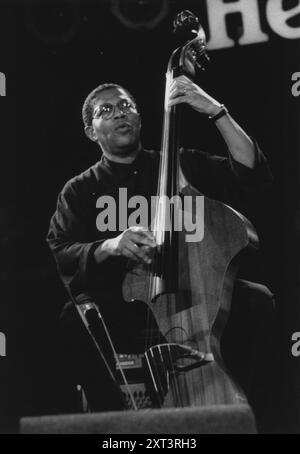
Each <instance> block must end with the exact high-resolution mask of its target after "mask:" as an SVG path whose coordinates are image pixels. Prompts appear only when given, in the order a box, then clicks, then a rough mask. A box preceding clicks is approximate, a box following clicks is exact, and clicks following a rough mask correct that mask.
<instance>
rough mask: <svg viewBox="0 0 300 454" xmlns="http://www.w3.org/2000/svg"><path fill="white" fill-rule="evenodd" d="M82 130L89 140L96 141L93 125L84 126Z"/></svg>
mask: <svg viewBox="0 0 300 454" xmlns="http://www.w3.org/2000/svg"><path fill="white" fill-rule="evenodd" d="M84 132H85V134H86V136H87V137H88V138H89V139H90V140H92V141H93V142H97V134H96V133H95V131H94V128H93V126H86V127H85V128H84Z"/></svg>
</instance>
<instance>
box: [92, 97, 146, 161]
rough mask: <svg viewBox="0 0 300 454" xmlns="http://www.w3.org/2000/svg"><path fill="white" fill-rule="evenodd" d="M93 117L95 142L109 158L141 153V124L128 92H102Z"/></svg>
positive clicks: (96, 102)
mask: <svg viewBox="0 0 300 454" xmlns="http://www.w3.org/2000/svg"><path fill="white" fill-rule="evenodd" d="M93 116H94V119H93V122H92V133H93V140H95V141H97V142H98V143H99V145H100V146H101V148H102V150H103V152H104V153H105V154H106V155H108V156H118V155H119V156H126V155H130V153H132V152H134V151H136V150H137V148H138V147H139V143H140V129H141V121H140V116H139V114H138V112H137V110H136V107H135V104H134V102H133V100H132V99H131V98H130V96H129V95H128V93H127V92H126V91H125V90H123V89H120V88H109V89H106V90H104V91H103V92H101V93H100V94H99V96H98V97H97V99H96V101H95V103H94V115H93ZM107 117H109V118H107Z"/></svg>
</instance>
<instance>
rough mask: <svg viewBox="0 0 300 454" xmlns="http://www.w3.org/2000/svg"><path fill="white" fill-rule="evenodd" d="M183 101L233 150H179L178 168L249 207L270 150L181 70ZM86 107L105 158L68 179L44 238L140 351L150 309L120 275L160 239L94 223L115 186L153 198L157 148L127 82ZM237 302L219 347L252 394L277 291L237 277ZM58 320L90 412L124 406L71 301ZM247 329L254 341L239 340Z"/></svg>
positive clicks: (125, 343)
mask: <svg viewBox="0 0 300 454" xmlns="http://www.w3.org/2000/svg"><path fill="white" fill-rule="evenodd" d="M181 103H185V104H188V105H189V106H190V107H191V108H193V109H194V110H195V111H197V112H199V113H201V114H204V115H206V117H207V121H211V122H213V123H214V124H215V127H216V129H218V131H219V132H220V133H221V135H222V137H223V139H224V141H225V143H226V145H227V148H228V157H227V158H224V157H219V156H212V155H209V154H208V153H204V152H200V151H198V150H184V149H181V151H180V165H181V169H182V172H183V174H184V177H185V179H186V180H187V181H188V182H189V183H190V184H191V185H192V186H194V187H195V188H196V189H198V190H199V191H200V192H201V193H202V194H204V195H205V196H207V197H209V198H212V199H215V200H219V201H221V202H223V203H225V204H227V205H230V206H231V207H233V208H234V209H236V210H237V211H239V212H241V213H242V214H243V213H244V214H245V207H246V206H247V204H251V205H254V204H255V203H256V202H257V200H259V198H260V195H261V194H263V192H264V190H265V188H266V187H267V186H268V185H269V184H270V182H271V181H272V176H271V173H270V170H269V167H268V165H267V162H266V158H265V156H264V155H263V153H262V152H261V151H260V149H259V148H258V146H257V145H256V144H255V142H253V141H252V139H251V138H249V136H248V135H247V134H246V133H245V131H244V130H243V129H242V128H241V127H240V126H239V125H238V124H237V123H236V122H235V121H234V120H233V118H232V117H231V116H230V113H229V112H228V110H227V109H226V108H225V107H224V106H223V105H221V104H220V103H219V102H218V101H216V100H215V99H213V98H212V97H211V96H209V95H208V94H207V93H206V92H205V91H204V90H202V89H201V88H200V87H199V86H198V85H196V84H195V83H193V82H192V81H191V80H190V79H188V78H187V77H185V76H180V77H177V78H175V79H174V80H173V82H172V85H171V90H170V97H169V104H170V105H175V104H181ZM82 114H83V122H84V128H85V133H86V135H87V137H88V138H89V139H90V140H92V141H94V142H95V143H97V144H98V145H99V147H100V149H101V152H102V156H101V159H100V161H99V162H97V163H96V164H95V165H93V166H92V167H91V168H89V169H88V170H86V171H85V172H83V173H82V174H80V175H79V176H76V177H74V178H72V179H71V180H70V181H69V182H67V184H66V185H65V186H64V188H63V190H62V191H61V193H60V195H59V198H58V203H57V209H56V212H55V214H54V215H53V217H52V219H51V223H50V229H49V233H48V237H47V241H48V243H49V246H50V248H51V250H52V253H53V255H54V257H55V260H56V262H57V266H58V272H59V275H60V277H61V279H62V281H63V282H64V284H65V285H66V286H67V287H68V288H69V290H70V291H71V292H72V294H73V296H74V297H75V298H76V301H77V303H79V304H80V303H86V302H89V301H92V302H94V303H95V304H96V305H98V306H99V308H100V311H101V314H102V316H103V318H104V320H105V322H106V324H107V327H108V330H109V332H110V335H111V338H112V340H113V342H114V345H115V349H116V351H117V352H119V353H122V352H124V353H126V352H127V353H134V352H141V351H142V342H141V338H142V336H143V330H144V329H145V316H144V313H143V312H142V311H141V309H140V308H139V307H138V306H139V305H138V304H136V305H135V304H124V301H123V299H122V279H123V277H124V273H125V271H126V265H127V263H128V259H130V260H132V261H134V262H144V263H146V264H149V262H150V261H151V258H150V257H151V251H152V249H153V248H155V247H156V243H155V239H154V236H153V234H152V233H151V231H149V230H147V229H145V228H143V227H139V226H134V227H130V228H128V229H126V230H124V231H121V232H117V231H109V230H106V231H100V230H99V229H98V228H97V223H96V219H97V216H98V214H99V211H100V209H99V207H98V206H97V200H98V199H99V197H101V196H102V195H110V196H112V197H113V198H114V200H115V201H116V213H118V190H119V188H126V189H127V197H128V199H129V198H130V197H131V196H134V195H142V196H144V197H146V199H147V200H150V197H151V196H153V195H156V190H157V181H158V166H159V153H158V152H155V151H148V150H145V149H144V148H143V146H142V144H141V140H140V131H141V118H140V114H139V111H138V107H137V105H136V102H135V100H134V98H133V96H132V95H131V94H130V93H129V92H128V91H127V90H125V89H124V88H122V87H121V86H119V85H116V84H102V85H100V86H98V87H97V88H96V89H94V90H93V91H92V92H91V93H90V94H89V95H88V97H87V98H86V100H85V102H84V105H83V110H82ZM246 214H247V213H246ZM117 225H118V222H117ZM232 305H233V309H232V312H233V313H232V314H231V317H230V321H229V324H228V326H229V328H230V329H229V328H228V329H227V330H226V332H225V336H224V339H225V340H224V352H223V354H224V357H225V361H226V359H228V362H229V363H231V362H233V363H234V361H232V358H233V357H235V358H236V361H235V367H236V375H237V378H238V379H239V380H240V382H241V384H242V386H243V387H244V388H245V389H246V388H248V389H247V390H248V391H249V387H250V395H251V391H252V388H251V386H253V383H252V382H251V380H249V370H250V367H252V366H253V364H251V361H250V357H251V355H252V354H253V351H254V345H255V343H256V342H257V340H256V339H255V336H254V332H257V331H259V327H258V324H259V323H260V324H262V323H265V328H266V329H267V324H268V322H270V320H271V318H272V313H273V295H272V294H271V292H270V291H269V290H268V289H267V288H266V287H265V286H263V285H260V284H254V283H250V282H248V281H240V280H237V281H236V285H235V288H234V293H233V303H232ZM256 315H257V317H256ZM245 320H248V321H249V323H252V322H251V321H252V320H255V324H256V325H255V327H254V326H253V325H252V326H243V321H245ZM250 320H251V321H250ZM62 321H63V324H64V335H65V338H66V343H67V348H68V349H69V350H68V368H69V370H70V376H71V379H72V380H73V381H74V384H77V383H80V384H81V385H82V386H83V387H84V390H85V393H86V395H87V399H88V402H89V405H90V407H91V409H92V410H94V411H102V410H110V409H118V408H120V406H121V403H120V401H119V400H118V398H114V395H113V394H114V392H113V388H112V386H111V383H110V380H109V378H108V377H107V375H106V374H105V372H104V371H103V370H104V369H103V365H102V364H101V362H100V361H99V357H98V354H97V352H96V350H95V348H94V346H93V345H92V343H91V341H90V339H89V337H88V335H87V333H86V332H85V330H84V328H83V325H82V322H81V320H80V319H79V317H78V314H77V313H76V310H75V308H74V305H73V304H72V303H68V304H67V305H66V306H65V308H64V311H63V314H62ZM227 332H228V333H229V334H227ZM247 336H248V337H249V339H248V340H247V341H245V342H244V343H243V339H245V338H247ZM254 400H255V398H254Z"/></svg>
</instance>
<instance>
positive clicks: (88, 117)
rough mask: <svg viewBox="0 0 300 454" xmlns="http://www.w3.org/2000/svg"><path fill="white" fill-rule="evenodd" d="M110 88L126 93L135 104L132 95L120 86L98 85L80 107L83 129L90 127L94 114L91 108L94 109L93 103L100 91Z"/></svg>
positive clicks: (111, 84) (110, 84) (112, 84)
mask: <svg viewBox="0 0 300 454" xmlns="http://www.w3.org/2000/svg"><path fill="white" fill-rule="evenodd" d="M110 88H119V89H121V90H124V91H126V93H128V95H129V96H130V98H131V99H132V101H133V102H134V103H135V104H136V102H135V99H134V97H133V96H132V94H131V93H130V92H129V91H128V90H126V88H124V87H122V86H121V85H119V84H114V83H105V84H101V85H98V87H96V88H95V89H94V90H93V91H91V93H90V94H89V95H88V96H87V97H86V99H85V101H84V103H83V106H82V120H83V123H84V126H85V127H87V126H91V124H92V121H93V113H94V110H93V107H94V104H95V101H96V99H97V97H98V95H99V94H100V93H101V92H102V91H104V90H109V89H110Z"/></svg>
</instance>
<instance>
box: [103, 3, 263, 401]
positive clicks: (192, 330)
mask: <svg viewBox="0 0 300 454" xmlns="http://www.w3.org/2000/svg"><path fill="white" fill-rule="evenodd" d="M174 25H175V28H176V29H178V30H180V31H181V34H182V35H184V36H185V37H187V36H188V37H189V39H188V41H187V42H185V44H184V45H183V46H181V47H178V48H177V49H175V50H174V52H173V53H172V55H171V57H170V60H169V63H168V67H167V73H166V90H165V104H164V122H163V133H162V147H161V155H160V163H159V177H158V187H157V197H156V205H155V211H154V217H153V219H152V224H151V226H150V229H151V231H152V233H153V235H154V237H155V240H156V244H157V247H156V248H155V251H154V253H153V257H152V262H151V264H150V265H145V264H143V265H141V264H139V265H135V266H134V267H131V268H130V269H129V270H128V271H127V273H126V275H125V278H124V282H123V289H122V290H123V298H124V300H125V301H126V304H132V301H134V302H135V303H140V304H142V303H144V305H146V306H147V310H148V311H149V317H148V325H147V329H146V335H145V339H144V352H143V354H142V355H140V357H139V360H140V363H141V367H142V369H143V377H144V381H145V387H146V392H147V394H148V395H149V400H148V405H147V406H149V407H154V408H167V407H190V406H210V405H220V404H241V403H247V399H246V396H245V394H244V393H243V391H242V389H241V388H240V387H239V386H238V385H237V383H235V381H234V379H233V378H232V377H231V375H230V372H229V371H228V370H227V368H226V365H225V364H224V361H223V359H222V356H221V349H220V338H221V335H222V332H223V330H224V327H225V325H226V321H227V319H228V315H229V312H230V305H231V297H232V291H233V285H234V279H235V277H236V273H237V270H238V261H239V260H238V259H239V255H240V252H241V251H243V250H244V249H245V248H248V247H257V242H258V240H257V235H256V233H255V231H254V229H253V227H252V225H251V224H250V222H249V221H248V220H247V219H246V218H245V217H243V216H242V215H241V214H239V213H238V212H236V211H235V210H233V209H232V208H230V207H229V206H226V205H224V204H223V203H221V202H219V201H216V200H211V199H209V198H207V197H205V196H204V195H203V194H200V193H199V191H197V190H196V189H195V188H194V187H192V186H191V185H190V184H189V183H188V182H187V181H186V180H185V179H184V177H183V174H182V172H181V169H180V159H179V134H178V129H179V120H178V107H177V106H171V107H169V105H168V96H169V89H170V86H171V83H172V80H173V79H174V77H177V76H178V75H181V74H184V75H186V76H188V77H190V78H192V79H193V78H195V77H196V75H197V73H198V72H201V71H202V70H204V69H205V68H206V65H207V64H208V61H209V57H208V55H207V52H206V39H205V33H204V30H203V28H202V27H201V25H200V23H199V20H198V19H197V17H196V16H194V15H193V14H192V13H191V12H189V11H183V12H182V13H180V14H178V15H177V16H176V18H175V20H174ZM186 200H188V201H189V203H183V202H184V201H186ZM170 201H172V203H170ZM178 225H179V226H180V228H175V227H178ZM190 225H193V226H196V227H197V229H198V233H199V232H200V234H199V235H196V237H197V238H195V236H192V235H191V231H190V229H188V228H187V226H190ZM111 348H112V352H113V356H114V359H115V361H116V366H117V369H118V370H119V372H120V373H121V381H119V386H121V384H122V390H124V389H125V392H126V393H127V397H128V399H127V400H126V402H125V401H124V408H132V409H136V410H137V409H139V408H145V406H141V405H140V404H139V402H138V401H137V399H136V397H135V395H134V392H133V391H132V390H130V383H129V380H128V378H127V377H126V370H125V369H124V367H123V366H122V358H121V357H120V355H118V354H117V352H115V351H114V348H113V344H112V343H111ZM121 356H122V355H121ZM133 357H134V355H132V356H131V357H130V359H131V360H132V358H133ZM126 358H127V360H128V357H126ZM123 364H124V362H123Z"/></svg>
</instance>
